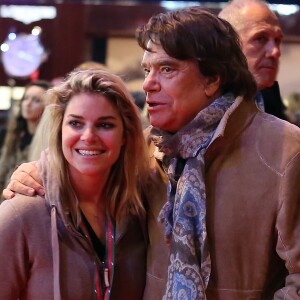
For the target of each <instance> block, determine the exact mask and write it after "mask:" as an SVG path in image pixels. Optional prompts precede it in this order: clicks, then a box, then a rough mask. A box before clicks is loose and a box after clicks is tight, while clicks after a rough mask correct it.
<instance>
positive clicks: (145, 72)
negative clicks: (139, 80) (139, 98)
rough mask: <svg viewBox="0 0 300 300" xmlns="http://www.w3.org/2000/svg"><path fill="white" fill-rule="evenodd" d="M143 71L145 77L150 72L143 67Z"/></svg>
mask: <svg viewBox="0 0 300 300" xmlns="http://www.w3.org/2000/svg"><path fill="white" fill-rule="evenodd" d="M143 71H144V75H145V77H147V76H148V75H149V73H150V70H149V69H146V68H144V69H143Z"/></svg>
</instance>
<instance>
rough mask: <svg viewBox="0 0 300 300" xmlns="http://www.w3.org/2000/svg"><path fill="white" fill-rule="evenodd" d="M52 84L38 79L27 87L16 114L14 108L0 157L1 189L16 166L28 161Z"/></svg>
mask: <svg viewBox="0 0 300 300" xmlns="http://www.w3.org/2000/svg"><path fill="white" fill-rule="evenodd" d="M50 86H51V84H50V83H49V82H48V81H44V80H38V81H34V82H31V83H29V84H28V85H27V86H26V87H25V92H24V95H23V97H22V99H21V101H20V107H19V111H18V112H17V114H16V115H14V112H13V110H12V114H11V116H10V119H9V123H8V128H7V133H6V135H5V140H4V144H3V147H2V151H1V159H0V189H3V188H4V187H5V186H6V185H7V183H8V182H9V178H10V176H11V174H12V172H13V170H14V169H15V167H16V166H17V165H18V164H20V163H23V162H26V161H28V153H29V149H30V144H31V141H32V138H33V136H34V134H35V132H36V128H37V126H38V124H39V121H40V118H41V116H42V114H43V111H44V108H45V101H44V99H43V95H44V94H45V92H46V91H47V89H48V88H49V87H50Z"/></svg>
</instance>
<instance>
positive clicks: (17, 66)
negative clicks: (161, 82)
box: [0, 0, 300, 126]
mask: <svg viewBox="0 0 300 300" xmlns="http://www.w3.org/2000/svg"><path fill="white" fill-rule="evenodd" d="M268 2H269V3H270V5H271V8H272V9H273V10H274V11H276V13H277V14H278V16H279V19H280V23H281V26H282V29H283V32H284V36H285V37H284V43H283V45H282V58H281V65H280V72H279V74H278V81H279V84H280V88H281V94H282V97H283V99H285V98H287V97H288V96H289V95H290V94H291V93H295V92H297V93H300V72H299V69H300V1H299V0H290V1H284V0H273V1H268ZM226 3H227V1H154V0H152V1H150V0H144V1H99V0H85V1H84V0H82V1H80V0H73V1H71V0H65V1H63V0H57V1H46V0H35V1H26V0H19V1H0V45H1V51H0V55H1V60H0V119H1V120H2V121H1V122H2V123H3V122H4V121H3V120H4V119H5V117H6V115H7V111H8V110H9V109H10V106H11V101H12V100H18V99H19V98H20V97H21V95H22V94H23V87H24V86H25V85H26V84H27V83H28V82H30V81H33V80H36V79H46V80H49V81H52V82H53V83H56V82H59V81H60V80H61V79H62V78H63V77H64V76H65V75H66V74H67V73H68V72H70V71H71V70H72V69H73V68H75V67H76V66H78V65H79V64H81V63H83V62H85V61H96V62H99V63H102V64H104V65H105V66H106V67H107V68H108V69H109V70H111V71H113V72H116V73H118V74H119V75H122V76H123V78H124V79H125V80H126V82H127V84H128V87H129V89H130V90H131V91H132V92H136V91H141V87H142V80H143V74H142V73H141V70H140V60H141V56H142V51H141V49H140V48H139V47H138V46H137V43H136V42H135V39H134V34H135V29H136V27H137V26H138V25H139V24H141V23H145V22H147V20H148V19H149V17H151V16H152V15H153V14H155V13H158V12H163V11H166V10H171V9H177V8H181V7H186V6H192V5H201V6H203V7H205V8H207V9H209V10H211V11H213V12H215V13H218V12H219V10H221V9H222V7H223V6H225V5H226ZM0 126H1V123H0Z"/></svg>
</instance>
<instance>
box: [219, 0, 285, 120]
mask: <svg viewBox="0 0 300 300" xmlns="http://www.w3.org/2000/svg"><path fill="white" fill-rule="evenodd" d="M219 17H220V18H222V19H225V20H227V21H228V22H229V23H230V24H231V25H232V26H233V27H234V28H235V30H236V31H237V32H238V34H239V36H240V40H241V44H242V50H243V52H244V54H245V56H246V57H247V61H248V65H249V69H250V71H251V73H252V75H253V76H254V78H255V80H256V83H257V86H258V90H259V91H260V94H258V95H257V103H258V106H259V107H260V108H261V109H262V110H263V111H265V112H267V113H270V114H272V115H274V116H276V117H278V118H280V119H283V120H287V116H286V115H285V112H284V111H285V106H284V104H283V103H282V100H281V97H280V91H279V86H278V82H277V81H275V80H276V76H277V73H278V67H279V58H280V45H281V42H282V38H283V35H282V31H281V28H280V25H279V21H278V18H277V16H276V15H275V14H274V13H273V12H272V11H271V10H270V9H269V7H268V6H267V3H266V2H264V1H261V0H233V1H232V2H230V4H229V5H228V6H226V7H225V8H224V9H223V10H222V11H221V12H220V13H219Z"/></svg>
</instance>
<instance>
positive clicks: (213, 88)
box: [204, 75, 220, 98]
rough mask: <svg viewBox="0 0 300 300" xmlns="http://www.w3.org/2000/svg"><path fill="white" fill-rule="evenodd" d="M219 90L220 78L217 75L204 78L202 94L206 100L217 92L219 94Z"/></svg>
mask: <svg viewBox="0 0 300 300" xmlns="http://www.w3.org/2000/svg"><path fill="white" fill-rule="evenodd" d="M219 88H220V76H219V75H216V76H212V77H207V78H206V84H205V89H204V92H205V95H206V96H207V97H208V98H210V97H212V96H213V95H215V94H216V93H217V92H219Z"/></svg>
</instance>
